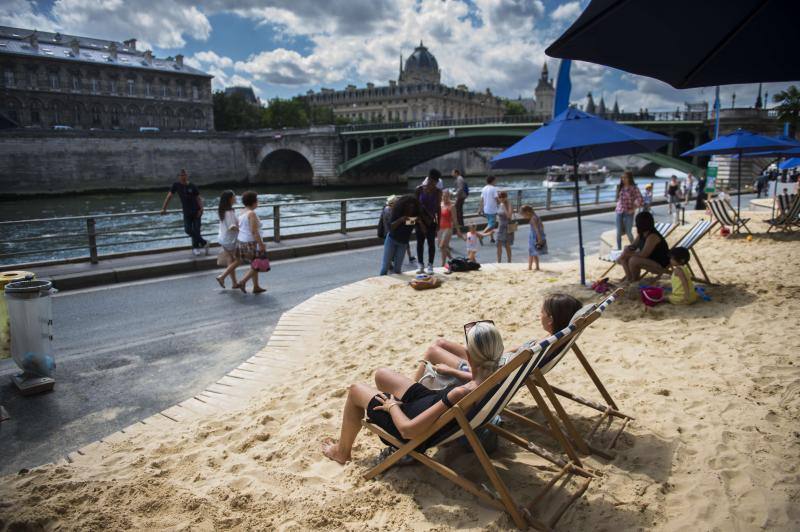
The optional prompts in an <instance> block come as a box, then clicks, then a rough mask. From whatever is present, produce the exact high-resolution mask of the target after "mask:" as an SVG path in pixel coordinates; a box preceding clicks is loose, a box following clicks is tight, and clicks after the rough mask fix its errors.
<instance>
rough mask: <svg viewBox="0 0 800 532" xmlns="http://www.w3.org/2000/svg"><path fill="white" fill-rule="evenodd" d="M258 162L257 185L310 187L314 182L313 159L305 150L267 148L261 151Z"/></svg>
mask: <svg viewBox="0 0 800 532" xmlns="http://www.w3.org/2000/svg"><path fill="white" fill-rule="evenodd" d="M258 161H259V163H258V171H257V173H256V175H255V179H254V181H255V182H257V183H267V184H289V185H310V184H311V183H312V182H313V180H314V167H313V166H312V164H311V161H313V157H312V155H311V153H309V152H308V150H306V149H303V148H299V149H298V148H295V147H291V148H290V147H275V148H269V147H267V148H264V149H263V150H261V153H260V154H259V158H258Z"/></svg>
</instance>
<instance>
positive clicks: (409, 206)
mask: <svg viewBox="0 0 800 532" xmlns="http://www.w3.org/2000/svg"><path fill="white" fill-rule="evenodd" d="M420 211H421V207H420V205H419V201H417V198H415V197H414V196H411V195H408V196H401V197H400V198H398V199H397V201H396V202H395V204H394V207H393V208H392V211H391V212H392V213H391V216H390V218H389V232H388V233H386V239H385V240H384V241H383V259H382V260H381V271H380V274H381V275H386V274H387V273H389V267H390V266H391V268H392V271H393V272H394V273H402V272H403V258H404V257H405V254H406V248H407V247H408V241H409V240H410V239H411V233H412V232H413V231H414V227H416V226H417V225H420V224H422V223H423V222H422V219H421V218H422V217H421V214H420Z"/></svg>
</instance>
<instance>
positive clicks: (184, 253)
mask: <svg viewBox="0 0 800 532" xmlns="http://www.w3.org/2000/svg"><path fill="white" fill-rule="evenodd" d="M660 203H663V201H659V200H656V201H654V204H656V205H657V204H660ZM614 208H615V204H614V203H600V204H591V205H590V206H587V207H582V208H581V214H583V215H590V214H598V213H603V212H610V211H613V210H614ZM575 214H576V211H575V208H574V207H571V206H570V207H559V208H555V209H550V210H544V209H541V210H539V216H540V217H541V218H542V220H543V221H548V220H558V219H562V218H570V217H573V216H575ZM465 221H466V222H467V223H470V222H474V223H476V224H478V226H479V227H481V226H482V225H483V224H484V223H485V219H484V218H483V217H470V218H467V220H465ZM382 244H383V241H382V240H381V239H379V238H378V237H377V234H376V229H374V228H369V229H364V230H359V231H351V232H348V233H347V234H342V233H333V234H328V235H322V236H310V237H304V238H292V239H284V240H282V241H281V242H278V243H275V242H269V243H268V244H267V250H268V252H269V259H270V261H280V260H285V259H290V258H296V257H306V256H309V255H319V254H322V253H331V252H334V251H345V250H351V249H360V248H365V247H370V246H380V245H382ZM216 253H217V251H216V249H213V248H212V250H211V252H210V254H209V255H208V256H202V257H194V256H192V255H191V252H190V251H189V250H188V249H186V250H180V251H165V252H155V253H152V254H147V255H136V256H130V257H121V258H114V259H107V260H101V261H100V262H99V263H98V264H91V263H90V262H88V261H86V262H77V263H70V264H56V265H53V266H43V267H34V268H24V266H13V267H11V268H9V269H16V270H19V269H29V270H31V271H33V272H35V273H36V275H37V277H39V278H42V279H49V280H51V281H53V285H54V286H55V287H56V288H58V289H59V290H76V289H79V288H88V287H92V286H99V285H105V284H113V283H124V282H130V281H139V280H142V279H151V278H156V277H163V276H167V275H177V274H181V273H190V272H195V271H204V270H213V269H217V268H219V266H217V257H216Z"/></svg>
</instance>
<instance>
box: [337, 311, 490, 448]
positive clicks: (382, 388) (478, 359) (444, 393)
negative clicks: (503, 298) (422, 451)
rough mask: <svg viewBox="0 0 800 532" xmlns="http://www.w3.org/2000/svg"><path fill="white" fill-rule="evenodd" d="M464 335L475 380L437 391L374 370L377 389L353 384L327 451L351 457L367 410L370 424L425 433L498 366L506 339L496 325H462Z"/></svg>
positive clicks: (399, 434) (402, 433)
mask: <svg viewBox="0 0 800 532" xmlns="http://www.w3.org/2000/svg"><path fill="white" fill-rule="evenodd" d="M464 336H465V337H466V339H467V349H466V356H467V359H466V360H467V364H468V366H469V371H470V375H474V376H475V378H474V379H470V380H469V381H468V382H466V383H464V384H460V385H459V384H454V385H452V386H448V387H447V388H445V389H443V390H438V391H433V390H429V389H428V388H426V387H424V386H423V385H421V384H419V383H417V382H414V381H412V380H411V379H409V378H408V377H406V376H404V375H401V374H400V373H397V372H395V371H393V370H390V369H388V368H380V369H378V371H376V372H375V385H376V387H372V386H368V385H366V384H353V385H351V386H350V389H349V391H348V393H347V401H346V402H345V405H344V413H343V414H342V430H341V435H340V436H339V441H338V442H337V441H334V440H333V439H331V438H326V439H325V440H324V441H323V443H322V452H323V454H325V456H327V457H328V458H330V459H331V460H335V461H336V462H339V463H340V464H344V463H346V462H348V461H349V460H350V452H351V450H352V448H353V443H354V442H355V439H356V436H357V435H358V432H359V431H360V430H361V420H362V419H363V418H364V411H365V410H366V413H367V417H368V418H369V420H370V421H371V422H372V423H374V424H375V425H378V426H379V427H381V428H382V429H384V430H385V431H386V432H388V433H389V434H391V435H393V436H395V437H396V438H399V439H402V440H410V439H412V438H414V437H416V436H419V435H421V434H422V433H423V432H424V431H425V430H426V429H427V428H428V427H430V426H431V425H432V424H433V423H434V422H435V421H436V420H437V419H438V418H439V416H441V415H442V414H444V413H445V411H447V410H448V409H449V408H451V407H452V406H453V405H454V404H456V403H457V402H458V401H460V400H461V399H462V398H463V397H464V396H466V395H467V394H468V393H469V392H471V391H472V390H474V389H475V388H477V387H478V385H480V383H481V382H483V380H484V379H486V378H487V377H488V376H489V375H491V374H492V373H493V372H494V371H495V370H496V369H497V367H498V364H499V361H500V357H501V356H502V354H503V340H502V338H501V337H500V332H499V331H498V330H497V328H496V327H495V326H494V324H493V323H491V322H488V321H478V322H472V323H468V324H466V325H464ZM445 427H447V425H446V426H445Z"/></svg>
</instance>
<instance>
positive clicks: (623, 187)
mask: <svg viewBox="0 0 800 532" xmlns="http://www.w3.org/2000/svg"><path fill="white" fill-rule="evenodd" d="M643 204H644V200H643V199H642V193H641V192H639V187H637V186H636V183H635V182H634V181H633V174H632V173H630V172H623V174H622V177H621V178H620V180H619V185H618V186H617V209H616V213H617V249H622V233H625V234H626V235H628V242H629V243H632V242H633V217H634V216H635V215H636V209H637V208H638V207H641V206H642V205H643Z"/></svg>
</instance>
